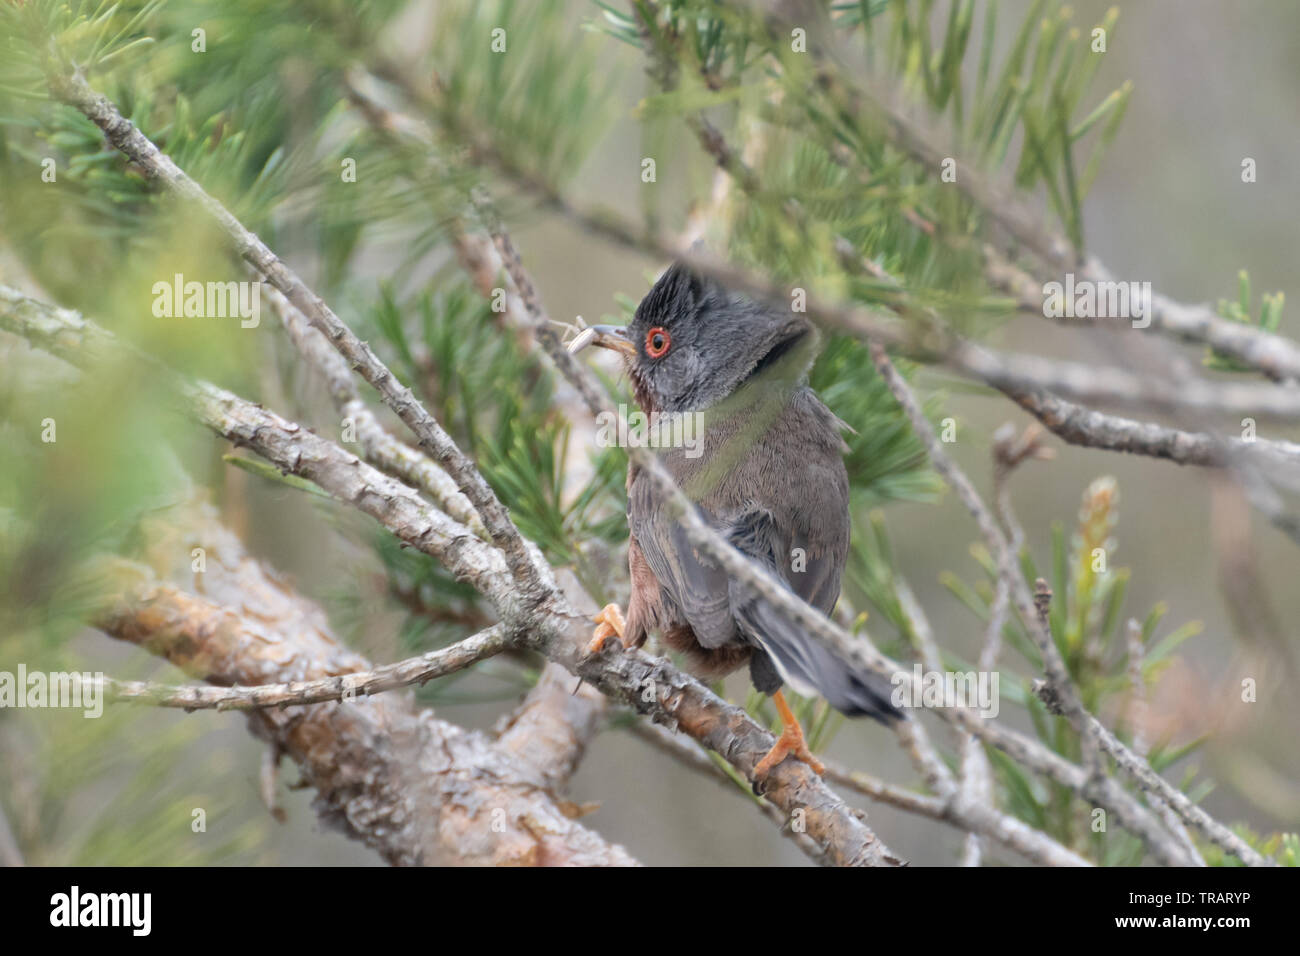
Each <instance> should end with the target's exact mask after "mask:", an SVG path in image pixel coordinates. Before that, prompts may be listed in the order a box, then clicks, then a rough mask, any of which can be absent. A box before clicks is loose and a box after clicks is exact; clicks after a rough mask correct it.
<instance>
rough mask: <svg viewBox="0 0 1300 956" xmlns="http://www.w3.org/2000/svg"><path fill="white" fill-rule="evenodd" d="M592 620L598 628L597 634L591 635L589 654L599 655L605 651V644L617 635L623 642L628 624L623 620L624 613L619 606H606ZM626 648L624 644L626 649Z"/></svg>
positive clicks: (588, 645) (588, 647) (588, 646)
mask: <svg viewBox="0 0 1300 956" xmlns="http://www.w3.org/2000/svg"><path fill="white" fill-rule="evenodd" d="M592 620H593V621H595V622H596V624H597V627H596V631H595V633H593V634H592V635H591V641H590V643H588V644H587V653H588V654H599V653H600V652H601V651H603V650H604V649H605V642H606V641H608V640H609V639H610V638H611V637H613V636H614V635H616V634H617V635H618V639H619V641H620V642H622V640H623V633H624V631H625V630H626V629H627V622H626V621H624V620H623V612H622V610H620V609H619V606H618V605H617V604H606V605H605V606H604V607H603V608H601V609H600V612H599V613H598V614H597V615H596V616H595V617H593V618H592ZM626 646H627V645H626V644H624V647H626Z"/></svg>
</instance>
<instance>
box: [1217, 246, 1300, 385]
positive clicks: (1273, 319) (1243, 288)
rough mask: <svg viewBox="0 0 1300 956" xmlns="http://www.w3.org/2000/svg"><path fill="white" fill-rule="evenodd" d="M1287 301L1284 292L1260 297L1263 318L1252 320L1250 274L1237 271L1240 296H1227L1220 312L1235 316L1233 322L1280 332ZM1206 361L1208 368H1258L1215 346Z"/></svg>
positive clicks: (1240, 370)
mask: <svg viewBox="0 0 1300 956" xmlns="http://www.w3.org/2000/svg"><path fill="white" fill-rule="evenodd" d="M1285 303H1286V296H1284V295H1283V294H1282V293H1281V292H1274V293H1273V294H1272V295H1269V294H1268V293H1267V292H1266V293H1264V294H1263V295H1262V296H1260V306H1259V318H1258V319H1256V320H1254V321H1253V322H1252V320H1251V317H1250V310H1251V293H1250V275H1249V274H1248V273H1247V272H1246V270H1245V269H1242V270H1241V271H1240V272H1238V273H1237V298H1236V300H1235V301H1229V300H1227V299H1220V300H1219V309H1218V311H1219V315H1221V316H1223V317H1224V318H1225V319H1231V320H1232V321H1233V322H1240V323H1242V324H1243V325H1254V326H1255V327H1256V328H1259V329H1262V330H1263V331H1265V332H1276V331H1277V327H1278V323H1279V322H1280V321H1281V319H1282V306H1283V305H1284V304H1285ZM1203 363H1204V365H1205V367H1206V368H1212V369H1217V370H1218V371H1221V372H1253V371H1255V368H1254V367H1253V366H1250V365H1247V364H1245V363H1244V362H1242V361H1240V360H1239V359H1236V358H1234V357H1232V356H1231V355H1225V354H1224V353H1222V352H1219V351H1218V350H1216V349H1214V348H1207V349H1206V354H1205V358H1204V359H1203Z"/></svg>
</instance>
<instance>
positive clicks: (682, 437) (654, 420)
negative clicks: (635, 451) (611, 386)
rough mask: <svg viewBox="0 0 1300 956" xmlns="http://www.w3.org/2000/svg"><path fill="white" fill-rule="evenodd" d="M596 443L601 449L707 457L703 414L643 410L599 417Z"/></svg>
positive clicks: (623, 410)
mask: <svg viewBox="0 0 1300 956" xmlns="http://www.w3.org/2000/svg"><path fill="white" fill-rule="evenodd" d="M596 444H597V445H598V446H599V447H601V448H614V447H618V448H683V449H685V450H686V457H687V458H699V457H700V456H701V455H702V454H704V413H703V412H651V413H650V414H648V415H647V414H646V413H645V412H643V411H641V410H640V409H633V410H632V412H631V413H630V414H629V413H628V406H626V405H619V406H618V411H617V412H612V411H604V412H601V413H600V414H599V415H597V416H596Z"/></svg>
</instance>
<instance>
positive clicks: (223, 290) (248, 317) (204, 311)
mask: <svg viewBox="0 0 1300 956" xmlns="http://www.w3.org/2000/svg"><path fill="white" fill-rule="evenodd" d="M150 291H151V292H153V314H154V316H155V317H156V318H159V319H162V318H172V319H179V318H198V319H227V318H238V319H239V320H240V322H239V325H240V328H245V329H255V328H257V326H258V324H259V323H260V322H261V321H262V283H260V282H194V281H190V282H186V281H185V276H184V274H182V273H180V272H178V273H176V274H175V275H174V276H173V277H172V281H171V282H163V281H160V282H155V283H154V284H153V288H152V289H151V290H150Z"/></svg>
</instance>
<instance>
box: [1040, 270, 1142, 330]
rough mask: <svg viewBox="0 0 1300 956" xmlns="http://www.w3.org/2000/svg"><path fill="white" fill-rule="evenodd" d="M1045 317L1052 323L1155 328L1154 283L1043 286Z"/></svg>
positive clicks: (1070, 276)
mask: <svg viewBox="0 0 1300 956" xmlns="http://www.w3.org/2000/svg"><path fill="white" fill-rule="evenodd" d="M1043 315H1045V316H1046V317H1047V318H1049V319H1062V318H1064V319H1131V320H1132V321H1133V328H1135V329H1145V328H1146V327H1147V326H1148V325H1150V324H1151V283H1150V282H1111V281H1103V282H1094V281H1092V280H1091V279H1079V280H1077V281H1076V280H1075V278H1074V273H1073V272H1067V273H1066V274H1065V281H1064V282H1044V283H1043Z"/></svg>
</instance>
